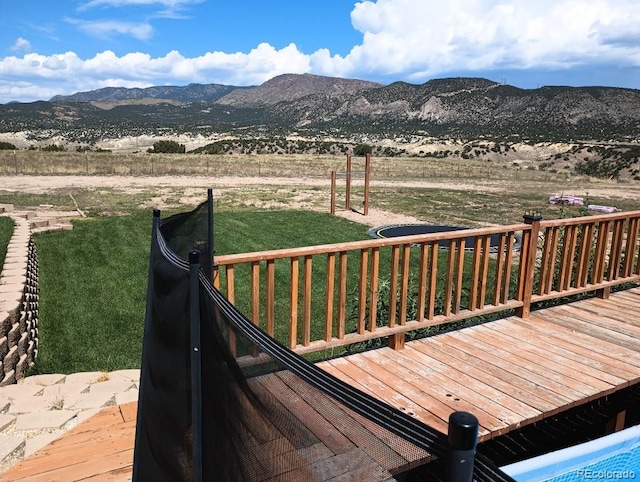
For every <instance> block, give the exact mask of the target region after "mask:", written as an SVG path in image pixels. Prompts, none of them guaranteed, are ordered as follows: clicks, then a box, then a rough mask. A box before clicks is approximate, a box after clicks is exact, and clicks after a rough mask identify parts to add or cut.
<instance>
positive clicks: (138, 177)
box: [0, 151, 640, 226]
mask: <svg viewBox="0 0 640 482" xmlns="http://www.w3.org/2000/svg"><path fill="white" fill-rule="evenodd" d="M15 159H16V160H15V162H14V153H13V152H11V151H0V175H1V176H2V177H0V181H1V182H0V186H1V187H0V202H8V203H14V204H16V205H30V206H33V205H38V204H53V205H54V206H56V207H58V206H59V207H61V208H65V209H66V208H68V207H69V206H68V204H70V198H69V194H73V196H74V198H75V199H76V200H77V202H78V207H79V208H80V209H82V210H83V211H86V212H88V213H89V214H98V213H100V214H104V213H107V214H108V213H116V214H119V213H126V212H131V211H132V210H135V209H139V208H144V209H148V208H151V207H159V208H161V209H163V210H165V209H172V208H179V209H183V208H184V207H185V206H192V205H195V204H197V203H198V202H200V201H201V200H202V199H204V197H205V196H206V189H207V188H208V187H212V188H213V189H214V197H215V200H216V209H218V210H232V211H233V210H255V209H308V210H316V211H325V212H328V211H329V200H330V172H331V171H332V170H336V171H339V172H340V171H344V169H345V166H346V162H345V157H344V156H320V155H318V156H312V155H220V156H214V155H192V154H186V155H184V154H182V155H180V154H173V155H171V154H167V155H164V154H147V153H137V154H124V153H98V152H91V153H87V154H85V153H77V152H62V153H54V152H41V151H17V152H16V153H15ZM12 163H13V164H12ZM16 165H17V166H18V171H19V172H20V173H21V174H19V175H17V176H16V175H15V170H16V167H15V166H16ZM523 166H525V164H524V163H522V162H521V163H515V162H513V161H512V159H510V158H508V157H505V158H504V159H501V158H500V157H499V156H497V157H496V156H494V157H493V158H487V159H468V160H463V159H436V158H415V157H412V158H378V157H374V158H373V159H372V183H371V196H370V208H371V209H372V210H373V209H375V210H377V213H378V218H379V219H380V220H382V221H385V220H388V221H389V222H394V218H393V216H392V215H391V214H385V213H394V214H397V215H403V216H412V217H414V218H417V219H419V220H423V221H427V222H436V223H451V224H464V225H474V226H475V225H483V224H507V223H513V222H518V221H520V219H521V216H522V214H523V213H524V212H525V211H528V210H536V211H541V212H542V213H543V214H544V215H545V217H546V218H547V219H549V218H555V217H559V216H567V215H577V214H578V210H577V208H571V209H568V210H566V211H563V210H561V209H559V208H558V207H555V206H550V205H549V204H548V197H549V196H550V195H551V194H558V193H564V194H574V195H580V196H585V197H588V198H589V201H590V202H591V203H593V204H607V205H614V206H616V207H618V208H620V209H622V210H632V209H637V208H638V207H640V206H639V205H638V200H640V183H637V182H632V181H627V182H612V181H603V180H598V179H592V178H588V177H584V176H575V175H572V174H571V173H570V170H564V171H563V172H562V173H550V172H545V171H538V170H535V169H529V168H523ZM12 169H13V170H12ZM363 169H364V159H363V158H361V157H354V158H353V170H354V171H355V172H362V170H363ZM87 172H88V173H89V174H90V175H89V176H87V174H86V173H87ZM151 173H153V175H151ZM24 174H28V175H24ZM119 174H120V175H119ZM70 175H73V176H70ZM41 176H42V177H41ZM363 184H364V182H363V179H362V177H361V176H358V175H355V176H354V180H353V186H352V206H354V207H356V208H359V207H361V205H362V200H363V190H364V188H363ZM344 191H345V188H344V177H340V178H339V180H338V206H339V207H340V206H343V205H344ZM378 218H377V219H378ZM387 218H388V219H387ZM355 219H356V220H361V221H363V222H364V223H366V224H372V222H371V221H370V220H367V219H364V218H362V219H360V218H358V217H357V216H356V217H355ZM376 222H377V220H376Z"/></svg>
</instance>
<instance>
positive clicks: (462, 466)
mask: <svg viewBox="0 0 640 482" xmlns="http://www.w3.org/2000/svg"><path fill="white" fill-rule="evenodd" d="M448 439H449V453H448V457H447V481H448V482H472V480H473V465H474V460H475V455H476V445H477V443H478V419H477V418H476V417H475V416H474V415H472V414H470V413H468V412H453V413H452V414H451V415H449V433H448Z"/></svg>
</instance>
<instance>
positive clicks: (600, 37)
mask: <svg viewBox="0 0 640 482" xmlns="http://www.w3.org/2000/svg"><path fill="white" fill-rule="evenodd" d="M639 17H640V2H637V1H636V0H580V1H578V0H538V1H535V2H532V1H530V0H504V1H501V2H500V1H495V0H449V1H447V2H441V1H434V0H378V1H377V2H375V3H374V2H372V1H369V0H366V1H361V2H359V3H357V4H356V5H355V7H354V9H353V11H352V13H351V20H352V24H353V26H354V28H355V29H357V30H358V31H360V32H362V34H363V41H362V44H361V45H358V46H355V47H354V48H353V49H352V51H351V52H350V53H349V54H348V55H347V56H346V57H345V58H344V59H343V60H344V63H343V68H347V66H348V69H347V70H346V71H345V73H347V74H349V73H352V72H358V71H360V72H365V73H377V74H386V75H402V76H407V77H409V78H412V77H428V76H433V75H438V74H440V73H443V72H448V71H473V70H478V69H494V68H532V67H536V68H566V67H570V66H573V65H580V64H585V63H590V62H593V61H594V60H599V61H604V62H606V61H616V62H617V61H624V62H629V59H630V54H631V53H632V52H633V53H634V55H635V57H636V58H637V56H638V53H639V52H640V44H639V43H638V42H636V41H635V40H637V39H638V38H639V36H640V23H638V22H637V21H636V19H637V18H639ZM620 35H622V38H619V36H620ZM612 37H614V38H615V39H616V42H611V41H607V39H611V38H612ZM627 40H628V41H627Z"/></svg>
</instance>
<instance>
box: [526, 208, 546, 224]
mask: <svg viewBox="0 0 640 482" xmlns="http://www.w3.org/2000/svg"><path fill="white" fill-rule="evenodd" d="M522 218H523V219H524V222H525V223H527V224H531V223H532V222H534V221H542V214H541V213H540V211H527V212H525V213H524V216H522Z"/></svg>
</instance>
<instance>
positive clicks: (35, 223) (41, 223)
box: [29, 217, 57, 230]
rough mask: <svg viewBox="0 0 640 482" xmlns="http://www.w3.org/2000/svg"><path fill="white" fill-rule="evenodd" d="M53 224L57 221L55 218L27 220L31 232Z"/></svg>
mask: <svg viewBox="0 0 640 482" xmlns="http://www.w3.org/2000/svg"><path fill="white" fill-rule="evenodd" d="M55 223H57V219H55V218H41V217H36V218H33V219H30V220H29V225H30V226H31V229H32V230H33V229H37V228H46V227H47V226H49V225H51V224H55Z"/></svg>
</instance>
